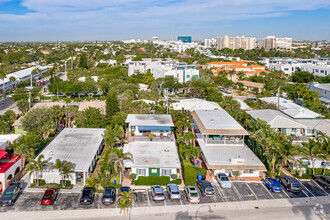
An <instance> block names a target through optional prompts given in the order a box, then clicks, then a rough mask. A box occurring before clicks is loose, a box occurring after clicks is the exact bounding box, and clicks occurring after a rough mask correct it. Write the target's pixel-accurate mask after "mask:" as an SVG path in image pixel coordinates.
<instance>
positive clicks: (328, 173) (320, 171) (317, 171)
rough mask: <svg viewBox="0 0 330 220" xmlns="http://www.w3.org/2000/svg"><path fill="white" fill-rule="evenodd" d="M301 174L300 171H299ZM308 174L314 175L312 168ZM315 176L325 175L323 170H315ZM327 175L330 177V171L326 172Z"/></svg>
mask: <svg viewBox="0 0 330 220" xmlns="http://www.w3.org/2000/svg"><path fill="white" fill-rule="evenodd" d="M297 173H299V171H297ZM307 174H313V169H312V168H307ZM315 175H323V168H315ZM325 175H327V176H329V175H330V170H328V169H327V170H325Z"/></svg>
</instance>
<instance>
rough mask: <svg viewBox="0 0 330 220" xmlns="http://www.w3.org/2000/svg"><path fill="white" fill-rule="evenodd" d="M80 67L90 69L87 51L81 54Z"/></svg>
mask: <svg viewBox="0 0 330 220" xmlns="http://www.w3.org/2000/svg"><path fill="white" fill-rule="evenodd" d="M79 67H80V68H84V69H88V64H87V56H86V54H85V53H83V54H81V55H80V58H79Z"/></svg>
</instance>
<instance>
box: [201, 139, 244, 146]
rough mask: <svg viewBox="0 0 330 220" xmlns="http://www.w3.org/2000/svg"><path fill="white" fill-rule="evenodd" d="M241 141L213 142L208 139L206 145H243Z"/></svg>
mask: <svg viewBox="0 0 330 220" xmlns="http://www.w3.org/2000/svg"><path fill="white" fill-rule="evenodd" d="M243 143H244V142H243V140H213V139H208V140H207V143H206V144H227V145H232V144H240V145H241V144H243Z"/></svg>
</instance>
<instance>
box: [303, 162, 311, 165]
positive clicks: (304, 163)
mask: <svg viewBox="0 0 330 220" xmlns="http://www.w3.org/2000/svg"><path fill="white" fill-rule="evenodd" d="M302 165H306V166H309V165H311V163H310V162H308V161H303V162H302Z"/></svg>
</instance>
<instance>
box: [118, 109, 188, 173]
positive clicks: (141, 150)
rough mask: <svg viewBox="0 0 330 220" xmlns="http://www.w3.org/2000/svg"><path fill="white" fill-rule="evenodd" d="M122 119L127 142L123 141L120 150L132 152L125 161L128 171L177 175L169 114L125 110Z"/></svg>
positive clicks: (178, 166)
mask: <svg viewBox="0 0 330 220" xmlns="http://www.w3.org/2000/svg"><path fill="white" fill-rule="evenodd" d="M125 122H126V125H127V128H126V131H127V139H128V141H129V143H128V144H125V146H124V153H126V152H129V153H131V154H132V155H133V161H125V168H126V169H127V171H128V172H130V173H135V174H136V175H137V178H138V177H139V176H171V174H177V175H179V172H178V169H180V168H181V166H180V160H179V155H178V151H177V148H176V145H175V139H174V135H173V132H172V130H173V128H174V124H173V121H172V118H171V115H156V114H129V115H128V116H127V119H126V121H125ZM150 134H152V135H150Z"/></svg>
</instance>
